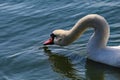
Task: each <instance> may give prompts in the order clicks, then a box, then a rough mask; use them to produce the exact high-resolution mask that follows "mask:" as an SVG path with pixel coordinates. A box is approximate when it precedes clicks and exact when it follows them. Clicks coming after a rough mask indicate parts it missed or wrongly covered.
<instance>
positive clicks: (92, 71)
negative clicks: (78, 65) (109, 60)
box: [86, 59, 120, 80]
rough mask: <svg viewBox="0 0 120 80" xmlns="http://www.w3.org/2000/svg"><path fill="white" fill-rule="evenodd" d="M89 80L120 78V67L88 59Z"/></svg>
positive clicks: (117, 79)
mask: <svg viewBox="0 0 120 80" xmlns="http://www.w3.org/2000/svg"><path fill="white" fill-rule="evenodd" d="M86 69H87V71H86V78H87V80H120V69H119V68H115V67H111V66H108V65H104V64H101V63H97V62H94V61H91V60H89V59H87V65H86Z"/></svg>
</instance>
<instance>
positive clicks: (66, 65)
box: [0, 0, 120, 80]
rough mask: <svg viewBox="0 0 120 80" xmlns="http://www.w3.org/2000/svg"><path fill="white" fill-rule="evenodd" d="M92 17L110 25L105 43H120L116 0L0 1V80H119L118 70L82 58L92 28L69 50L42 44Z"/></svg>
mask: <svg viewBox="0 0 120 80" xmlns="http://www.w3.org/2000/svg"><path fill="white" fill-rule="evenodd" d="M91 13H95V14H99V15H102V16H104V17H105V19H106V20H107V21H108V23H109V25H110V30H111V33H110V38H109V42H108V45H114V46H115V45H119V44H120V23H119V21H120V17H119V16H120V1H119V0H96V1H93V0H0V80H120V69H116V68H113V67H110V66H107V65H103V64H100V63H96V62H93V61H90V60H88V59H87V58H86V57H87V56H86V44H87V42H88V39H89V38H90V36H91V35H92V33H93V30H92V29H90V30H87V31H86V32H85V33H84V35H82V36H81V38H80V39H78V40H76V41H75V42H74V43H72V44H71V45H69V46H65V47H60V46H57V45H51V46H44V45H43V42H44V41H45V40H46V39H48V37H49V34H50V33H51V32H52V31H53V30H55V29H60V28H61V29H70V28H71V27H72V26H73V25H74V24H75V23H76V22H77V21H78V20H79V19H80V18H81V17H83V16H85V15H87V14H91Z"/></svg>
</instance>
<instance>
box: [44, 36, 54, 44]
mask: <svg viewBox="0 0 120 80" xmlns="http://www.w3.org/2000/svg"><path fill="white" fill-rule="evenodd" d="M53 41H54V39H53V38H52V37H51V38H50V39H48V40H47V41H45V42H44V43H43V44H44V45H51V44H54V42H53Z"/></svg>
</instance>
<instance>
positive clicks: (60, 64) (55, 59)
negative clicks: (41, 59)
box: [44, 47, 81, 80]
mask: <svg viewBox="0 0 120 80" xmlns="http://www.w3.org/2000/svg"><path fill="white" fill-rule="evenodd" d="M44 52H45V53H46V54H47V55H48V56H49V60H50V61H51V64H52V68H53V70H54V71H55V72H57V73H59V74H61V75H63V76H66V77H67V78H70V79H77V80H81V79H80V78H81V77H78V76H77V75H76V74H75V73H76V70H75V69H74V68H73V65H72V63H71V61H70V60H69V59H68V57H65V56H63V55H58V54H56V53H53V52H51V50H49V49H48V47H44Z"/></svg>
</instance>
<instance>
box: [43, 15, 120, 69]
mask: <svg viewBox="0 0 120 80" xmlns="http://www.w3.org/2000/svg"><path fill="white" fill-rule="evenodd" d="M87 28H93V29H94V33H93V35H92V36H91V38H90V39H89V41H88V44H87V57H88V59H90V60H93V61H95V62H99V63H103V64H106V65H110V66H114V67H119V68H120V46H106V45H107V42H108V38H109V34H110V28H109V25H108V23H107V21H106V20H105V19H104V17H102V16H100V15H98V14H89V15H86V16H85V17H83V18H81V19H80V20H79V21H78V22H77V23H76V24H75V25H74V26H73V27H72V28H71V29H70V30H62V29H58V30H54V31H53V32H52V34H51V35H50V39H48V40H47V41H45V42H44V45H50V44H56V45H60V46H66V45H69V44H70V43H72V42H73V41H75V40H76V39H77V38H79V37H80V35H81V34H82V33H83V32H84V31H85V30H86V29H87Z"/></svg>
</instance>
